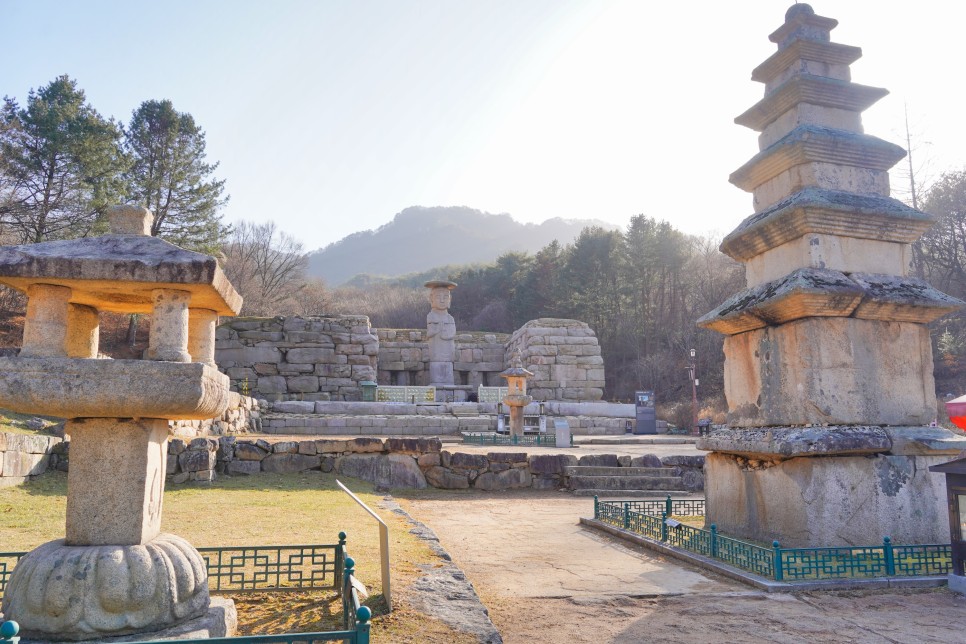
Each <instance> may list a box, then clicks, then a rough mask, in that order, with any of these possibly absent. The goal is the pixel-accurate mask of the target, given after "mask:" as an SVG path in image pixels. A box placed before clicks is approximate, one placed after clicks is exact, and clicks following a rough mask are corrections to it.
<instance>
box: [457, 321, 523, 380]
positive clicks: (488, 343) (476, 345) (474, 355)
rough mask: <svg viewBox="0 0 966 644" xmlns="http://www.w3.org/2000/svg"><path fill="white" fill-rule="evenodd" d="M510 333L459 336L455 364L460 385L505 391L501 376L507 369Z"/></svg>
mask: <svg viewBox="0 0 966 644" xmlns="http://www.w3.org/2000/svg"><path fill="white" fill-rule="evenodd" d="M509 339H510V336H509V334H507V333H460V334H459V335H457V336H456V361H455V362H454V364H453V371H454V372H455V377H456V384H457V385H469V386H471V387H479V386H480V385H483V386H486V387H505V386H506V380H505V379H503V378H501V377H500V372H501V371H503V370H504V369H506V366H505V365H506V364H508V363H507V362H506V342H507V340H509Z"/></svg>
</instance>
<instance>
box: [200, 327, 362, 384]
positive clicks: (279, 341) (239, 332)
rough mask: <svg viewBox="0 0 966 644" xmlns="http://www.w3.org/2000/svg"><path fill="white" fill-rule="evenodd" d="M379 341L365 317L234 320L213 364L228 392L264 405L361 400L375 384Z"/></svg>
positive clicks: (222, 334)
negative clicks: (365, 387) (364, 389)
mask: <svg viewBox="0 0 966 644" xmlns="http://www.w3.org/2000/svg"><path fill="white" fill-rule="evenodd" d="M378 350H379V339H378V338H377V337H376V335H375V333H374V332H373V330H372V328H371V327H370V326H369V318H368V317H366V316H364V315H341V316H334V317H308V318H303V317H298V316H294V317H288V318H284V317H277V318H233V319H229V320H228V321H227V322H225V323H224V324H222V325H221V326H219V327H218V330H217V332H216V340H215V361H216V362H217V363H218V368H219V369H220V370H221V371H223V372H224V373H227V374H228V377H229V378H231V383H232V389H233V390H234V391H238V392H241V393H248V394H250V395H252V396H256V397H258V398H266V399H268V400H311V401H314V400H359V398H360V397H361V389H360V387H359V383H360V382H362V381H363V380H375V379H376V361H377V353H378Z"/></svg>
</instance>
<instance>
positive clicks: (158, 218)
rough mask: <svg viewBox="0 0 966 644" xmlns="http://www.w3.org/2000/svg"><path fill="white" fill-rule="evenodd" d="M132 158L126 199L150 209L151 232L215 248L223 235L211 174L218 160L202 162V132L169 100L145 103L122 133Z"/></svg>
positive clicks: (219, 186) (218, 193) (218, 192)
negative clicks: (215, 161) (152, 219)
mask: <svg viewBox="0 0 966 644" xmlns="http://www.w3.org/2000/svg"><path fill="white" fill-rule="evenodd" d="M125 147H126V150H127V152H128V154H129V156H130V158H131V168H130V171H129V172H128V174H127V180H128V186H129V200H130V201H131V202H132V203H137V204H140V205H144V206H146V207H147V208H149V209H150V210H151V211H152V212H153V213H154V224H153V225H152V226H151V234H152V235H155V236H157V237H161V238H162V239H166V240H167V241H170V242H171V243H173V244H177V245H178V246H183V247H186V248H192V249H195V250H199V251H203V252H209V253H210V252H214V251H215V250H216V249H217V248H218V247H219V246H220V245H221V244H222V242H224V241H225V240H226V238H227V236H228V233H229V230H228V227H227V226H225V225H224V224H223V223H222V220H221V216H220V215H219V214H218V211H219V209H220V208H221V206H222V205H224V203H225V202H226V201H227V200H228V197H227V195H226V196H224V197H222V195H223V193H224V190H225V182H224V180H218V179H215V178H214V177H212V173H214V171H215V170H216V169H217V168H218V164H217V163H214V164H211V163H207V162H206V160H205V133H204V131H202V129H201V128H200V127H199V126H198V125H197V124H196V123H195V120H194V118H193V117H192V116H191V115H190V114H188V113H184V112H178V111H177V110H175V109H174V105H172V103H171V101H167V100H165V101H145V102H143V103H141V106H140V107H139V108H138V109H136V110H135V111H134V113H133V115H132V117H131V124H130V126H129V127H128V130H127V132H126V136H125Z"/></svg>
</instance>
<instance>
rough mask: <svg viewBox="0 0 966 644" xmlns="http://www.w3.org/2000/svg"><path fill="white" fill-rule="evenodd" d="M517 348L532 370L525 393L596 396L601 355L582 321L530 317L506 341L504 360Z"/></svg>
mask: <svg viewBox="0 0 966 644" xmlns="http://www.w3.org/2000/svg"><path fill="white" fill-rule="evenodd" d="M517 350H519V351H520V353H521V355H522V356H523V366H525V367H526V368H527V369H529V370H530V371H532V372H533V373H534V376H533V378H532V379H531V380H530V381H529V385H528V393H529V394H530V395H531V396H533V398H534V400H571V401H580V400H591V401H592V400H600V399H601V398H603V396H604V359H603V358H602V357H601V355H600V345H598V344H597V336H596V335H595V334H594V331H593V329H591V328H590V327H589V326H588V325H587V324H585V323H584V322H580V321H578V320H564V319H558V318H539V319H536V320H531V321H529V322H527V323H526V324H524V325H523V326H522V327H520V328H519V329H517V330H516V331H515V332H514V333H513V335H512V336H511V337H510V340H509V342H507V345H506V355H507V360H509V357H510V356H511V355H512V354H513V353H514V352H515V351H517Z"/></svg>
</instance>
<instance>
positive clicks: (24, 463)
mask: <svg viewBox="0 0 966 644" xmlns="http://www.w3.org/2000/svg"><path fill="white" fill-rule="evenodd" d="M61 443H63V439H62V438H58V437H56V436H41V435H37V434H12V433H5V432H0V487H7V486H9V485H19V484H20V483H23V482H25V481H27V480H28V479H30V478H33V477H35V476H39V475H41V474H43V473H44V472H46V471H47V469H48V467H51V468H54V467H57V465H58V457H57V455H55V454H53V452H54V450H55V449H58V448H57V446H58V445H60V444H61Z"/></svg>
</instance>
